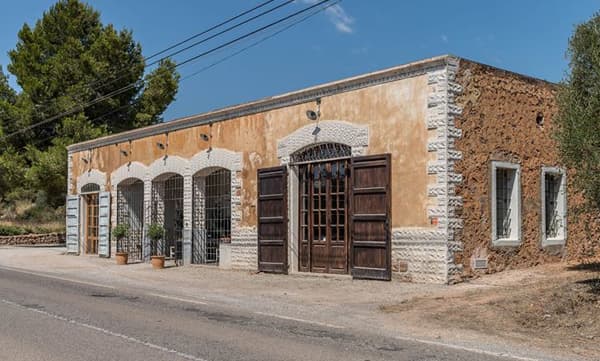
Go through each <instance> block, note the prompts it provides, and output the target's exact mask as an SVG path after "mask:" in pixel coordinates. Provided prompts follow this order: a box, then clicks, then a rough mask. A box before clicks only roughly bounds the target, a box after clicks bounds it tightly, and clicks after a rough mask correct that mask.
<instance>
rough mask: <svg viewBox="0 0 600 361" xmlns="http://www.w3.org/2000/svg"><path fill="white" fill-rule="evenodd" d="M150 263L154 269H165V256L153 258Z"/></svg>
mask: <svg viewBox="0 0 600 361" xmlns="http://www.w3.org/2000/svg"><path fill="white" fill-rule="evenodd" d="M150 263H152V268H155V269H161V268H165V256H151V257H150Z"/></svg>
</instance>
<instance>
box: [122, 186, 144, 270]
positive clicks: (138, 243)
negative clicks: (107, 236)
mask: <svg viewBox="0 0 600 361" xmlns="http://www.w3.org/2000/svg"><path fill="white" fill-rule="evenodd" d="M117 224H126V225H127V226H128V234H127V237H126V238H125V239H123V240H120V241H117V252H127V253H128V254H129V259H130V260H131V261H141V260H142V239H143V236H144V182H143V181H141V180H140V179H137V178H128V179H125V180H123V181H121V182H120V183H119V184H118V185H117Z"/></svg>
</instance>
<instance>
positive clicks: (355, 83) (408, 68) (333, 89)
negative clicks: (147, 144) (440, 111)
mask: <svg viewBox="0 0 600 361" xmlns="http://www.w3.org/2000/svg"><path fill="white" fill-rule="evenodd" d="M451 58H454V57H452V56H450V55H443V56H438V57H433V58H429V59H425V60H421V61H417V62H413V63H409V64H404V65H400V66H396V67H392V68H388V69H384V70H380V71H376V72H373V73H368V74H363V75H359V76H355V77H351V78H347V79H343V80H338V81H335V82H331V83H326V84H322V85H318V86H314V87H310V88H306V89H302V90H298V91H294V92H291V93H285V94H282V95H277V96H273V97H269V98H264V99H261V100H257V101H253V102H249V103H244V104H240V105H235V106H231V107H227V108H223V109H219V110H215V111H211V112H207V113H202V114H197V115H193V116H189V117H184V118H179V119H175V120H172V121H169V122H164V123H160V124H156V125H151V126H148V127H144V128H139V129H134V130H130V131H126V132H122V133H118V134H113V135H109V136H106V137H102V138H98V139H94V140H90V141H86V142H82V143H77V144H73V145H70V146H68V147H67V149H68V151H69V153H74V152H80V151H83V150H88V149H93V148H98V147H103V146H107V145H111V144H118V143H122V142H127V141H131V140H135V139H140V138H145V137H149V136H153V135H157V134H164V133H168V132H173V131H177V130H181V129H185V128H190V127H195V126H198V125H203V124H209V123H216V122H221V121H224V120H229V119H233V118H238V117H242V116H247V115H251V114H256V113H261V112H266V111H269V110H273V109H278V108H284V107H288V106H293V105H297V104H302V103H306V102H310V101H314V100H316V99H317V98H322V97H327V96H331V95H335V94H339V93H344V92H348V91H353V90H358V89H362V88H366V87H370V86H374V85H379V84H383V83H389V82H393V81H397V80H400V79H405V78H410V77H414V76H418V75H422V74H425V73H427V72H428V71H430V70H432V69H435V68H439V67H443V66H445V65H446V63H447V62H448V60H449V59H451ZM450 61H452V60H450Z"/></svg>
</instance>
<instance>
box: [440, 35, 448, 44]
mask: <svg viewBox="0 0 600 361" xmlns="http://www.w3.org/2000/svg"><path fill="white" fill-rule="evenodd" d="M440 38H441V39H442V41H443V42H444V43H448V35H446V34H442V36H440Z"/></svg>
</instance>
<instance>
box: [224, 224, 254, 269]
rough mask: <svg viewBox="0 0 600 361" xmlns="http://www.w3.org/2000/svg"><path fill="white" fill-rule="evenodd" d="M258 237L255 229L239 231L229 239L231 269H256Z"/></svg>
mask: <svg viewBox="0 0 600 361" xmlns="http://www.w3.org/2000/svg"><path fill="white" fill-rule="evenodd" d="M257 248H258V235H257V233H256V229H254V228H247V229H241V230H240V231H239V232H238V234H237V235H233V237H232V239H231V268H233V269H244V270H257V269H258V251H257Z"/></svg>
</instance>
